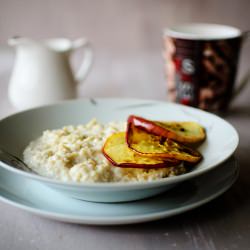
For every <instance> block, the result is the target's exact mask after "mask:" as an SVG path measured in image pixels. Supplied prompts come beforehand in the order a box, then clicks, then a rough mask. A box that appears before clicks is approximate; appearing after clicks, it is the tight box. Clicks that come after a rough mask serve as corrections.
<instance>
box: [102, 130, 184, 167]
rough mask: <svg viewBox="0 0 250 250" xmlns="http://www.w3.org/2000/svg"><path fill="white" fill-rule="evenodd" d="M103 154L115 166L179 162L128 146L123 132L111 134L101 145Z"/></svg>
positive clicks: (165, 164) (174, 163)
mask: <svg viewBox="0 0 250 250" xmlns="http://www.w3.org/2000/svg"><path fill="white" fill-rule="evenodd" d="M102 151H103V154H104V156H105V157H106V158H107V159H108V160H109V161H110V162H111V163H112V164H113V165H115V166H119V167H127V168H128V167H129V168H163V167H170V166H176V165H179V164H180V161H177V160H171V159H170V160H167V159H163V158H150V157H147V156H143V155H140V154H137V153H136V152H134V151H133V150H131V149H130V148H128V146H127V143H126V139H125V132H120V133H115V134H113V135H111V136H110V137H109V138H108V139H107V140H106V142H105V144H104V146H103V149H102Z"/></svg>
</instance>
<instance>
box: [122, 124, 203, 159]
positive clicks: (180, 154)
mask: <svg viewBox="0 0 250 250" xmlns="http://www.w3.org/2000/svg"><path fill="white" fill-rule="evenodd" d="M126 140H127V144H128V147H129V148H131V149H132V150H134V151H135V152H136V153H138V154H141V155H142V156H149V157H155V158H157V159H159V158H163V159H164V158H167V159H169V158H170V159H176V160H181V161H187V162H190V163H197V162H199V161H200V160H201V158H202V155H201V154H200V153H199V152H198V151H196V150H194V149H191V148H189V147H186V146H184V145H182V144H180V143H177V142H175V141H173V140H171V139H168V138H166V137H164V136H159V135H155V134H150V133H149V132H148V130H145V129H144V128H142V127H136V125H135V124H134V123H133V122H129V123H128V126H127V133H126Z"/></svg>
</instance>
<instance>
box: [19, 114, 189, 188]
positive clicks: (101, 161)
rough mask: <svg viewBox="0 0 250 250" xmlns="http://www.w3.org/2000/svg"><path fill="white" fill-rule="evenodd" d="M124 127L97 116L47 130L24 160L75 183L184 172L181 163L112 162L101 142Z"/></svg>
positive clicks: (133, 179) (147, 178)
mask: <svg viewBox="0 0 250 250" xmlns="http://www.w3.org/2000/svg"><path fill="white" fill-rule="evenodd" d="M125 130H126V123H123V122H110V123H107V124H102V123H100V122H98V121H97V120H96V119H93V120H91V121H90V122H89V123H87V124H85V125H78V126H71V125H69V126H65V127H63V128H61V129H55V130H46V131H44V132H43V134H42V135H41V136H40V137H39V138H37V139H36V140H34V141H32V142H30V144H29V145H28V146H27V147H26V148H25V150H24V152H23V158H24V162H25V163H26V164H27V165H28V166H29V167H30V168H32V170H34V171H35V172H37V173H38V174H40V175H42V176H46V177H49V178H53V179H57V180H61V181H65V182H67V181H71V182H72V181H73V182H77V183H84V182H136V181H152V180H157V179H161V178H164V177H167V176H173V175H179V174H182V173H185V172H186V170H185V168H184V167H183V165H179V166H173V167H166V168H154V169H153V168H132V167H126V168H124V167H117V166H114V165H112V164H111V162H110V161H109V160H108V159H107V158H106V157H105V156H104V155H103V153H102V148H103V145H104V143H105V141H106V139H107V138H108V137H110V136H111V135H112V134H114V133H117V132H121V131H125Z"/></svg>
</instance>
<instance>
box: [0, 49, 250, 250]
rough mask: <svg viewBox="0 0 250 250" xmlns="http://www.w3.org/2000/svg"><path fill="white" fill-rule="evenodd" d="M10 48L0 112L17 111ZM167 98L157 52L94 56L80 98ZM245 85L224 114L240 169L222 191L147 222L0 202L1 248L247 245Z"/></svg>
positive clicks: (248, 120)
mask: <svg viewBox="0 0 250 250" xmlns="http://www.w3.org/2000/svg"><path fill="white" fill-rule="evenodd" d="M12 66H13V52H12V51H9V50H6V49H5V48H4V49H0V118H2V117H4V116H7V115H9V114H11V113H13V112H15V111H16V110H15V109H14V108H13V107H12V106H11V104H10V103H9V101H8V98H7V86H8V80H9V76H10V72H11V68H12ZM89 96H91V97H98V96H107V97H111V96H115V97H117V96H120V97H138V98H151V99H160V100H164V99H166V90H165V81H164V74H163V63H162V59H161V56H160V52H157V53H154V54H143V55H141V56H140V57H139V56H138V57H136V56H135V55H126V56H124V55H123V56H121V57H119V56H113V57H110V56H109V55H99V57H98V58H96V62H95V65H94V68H93V70H92V72H91V74H90V75H89V78H88V79H87V81H86V82H85V84H83V85H81V86H80V87H79V97H89ZM249 96H250V88H249V87H248V88H246V89H245V91H244V93H242V94H241V96H240V98H239V99H237V100H236V101H235V103H233V105H232V109H231V112H230V113H229V114H228V115H227V116H226V117H225V118H226V119H227V120H228V121H230V122H231V123H232V124H233V125H234V126H235V127H236V129H237V130H238V131H239V134H240V145H239V148H238V150H237V152H236V157H237V158H238V160H239V163H240V167H241V172H240V176H239V179H238V181H237V182H236V183H235V184H234V186H233V187H232V188H231V189H230V190H229V191H227V192H226V193H225V194H224V195H222V196H221V197H219V198H217V199H216V200H214V201H212V202H210V203H209V204H207V205H204V206H202V207H200V208H198V209H195V210H193V211H190V212H187V213H185V214H182V215H179V216H175V217H172V218H168V219H165V220H160V221H155V222H152V223H146V224H138V225H131V226H130V225H127V226H112V227H106V226H102V227H100V226H85V225H74V224H66V223H60V222H56V221H53V220H49V219H45V218H40V217H38V216H35V215H32V214H29V213H27V212H25V211H22V210H19V209H17V208H15V207H12V206H10V205H7V204H4V203H3V202H0V232H1V233H0V249H1V250H15V249H18V250H28V249H60V250H64V249H65V250H66V249H96V250H98V249H102V250H104V249H109V250H112V249H114V250H117V249H119V250H123V249H124V250H125V249H126V250H127V249H136V250H141V249H149V250H153V249H185V250H188V249H192V250H193V249H205V250H206V249H239V250H244V249H249V235H250V216H249V211H250V199H249V197H250V167H249V161H250V156H249V155H250V149H249V146H250V132H249V130H250V98H249Z"/></svg>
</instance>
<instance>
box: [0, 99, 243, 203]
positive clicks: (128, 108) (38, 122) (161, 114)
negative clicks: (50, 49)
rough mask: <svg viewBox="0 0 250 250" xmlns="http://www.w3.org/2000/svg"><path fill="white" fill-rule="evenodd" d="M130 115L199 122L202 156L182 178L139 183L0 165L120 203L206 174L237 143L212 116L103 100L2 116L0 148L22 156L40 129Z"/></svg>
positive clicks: (73, 193)
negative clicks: (60, 177) (56, 176)
mask: <svg viewBox="0 0 250 250" xmlns="http://www.w3.org/2000/svg"><path fill="white" fill-rule="evenodd" d="M130 114H135V115H138V116H142V117H145V118H149V119H154V120H176V121H178V120H179V121H180V120H182V121H184V120H186V121H196V122H199V123H201V124H202V125H203V126H204V127H205V128H206V130H207V140H206V141H205V142H204V143H203V144H202V146H201V147H200V148H199V150H200V152H201V153H202V154H203V156H204V159H203V161H202V162H201V163H199V165H197V167H196V168H195V169H194V170H193V171H191V172H189V173H187V174H184V175H180V176H175V177H168V178H164V179H160V180H157V181H151V182H140V183H84V184H76V183H72V182H68V183H65V182H61V181H56V180H52V179H49V178H46V177H42V176H38V175H34V174H31V173H27V172H25V171H22V170H18V169H16V168H14V167H12V166H10V165H7V164H4V163H0V166H1V167H4V168H6V169H8V170H9V171H12V173H13V174H15V175H22V176H25V177H26V178H30V179H33V180H37V181H39V182H41V183H43V184H46V185H48V186H49V187H51V188H53V189H54V190H57V191H59V192H62V193H64V194H65V195H68V196H70V197H74V198H77V199H82V200H88V201H96V202H123V201H132V200H138V199H143V198H146V197H150V196H153V195H156V194H159V193H161V192H164V191H166V190H168V189H170V188H172V187H173V186H174V185H176V184H178V183H181V182H183V181H184V180H188V179H191V178H193V177H195V176H198V175H201V174H203V173H206V172H207V171H210V170H211V169H213V168H215V167H216V166H218V165H219V164H220V163H222V162H224V161H225V160H226V159H228V158H229V157H230V156H231V155H232V154H233V152H234V151H235V149H236V147H237V145H238V141H239V138H238V134H237V132H236V130H235V129H234V128H233V127H232V126H231V125H230V124H229V123H228V122H226V121H225V120H223V119H221V118H219V117H217V116H215V115H213V114H210V113H207V112H204V111H201V110H198V109H194V108H189V107H184V106H182V105H177V104H172V103H166V102H158V101H153V100H137V99H115V98H109V99H95V100H94V99H87V100H75V101H68V102H63V103H60V104H56V105H50V106H44V107H40V108H36V109H31V110H27V111H24V112H20V113H17V114H14V115H12V116H10V117H7V118H5V119H3V120H1V121H0V146H1V147H2V148H3V149H5V150H6V151H8V152H10V153H12V154H14V155H16V156H18V157H20V158H22V152H23V150H24V148H25V147H26V146H27V145H28V143H29V142H30V141H31V140H34V139H35V138H37V137H38V136H40V135H41V133H42V131H44V130H45V129H56V128H61V127H63V126H65V125H70V124H72V125H78V124H84V123H86V122H88V121H89V120H91V119H92V118H94V117H95V118H97V119H98V120H99V121H101V122H104V123H105V122H110V121H126V119H127V117H128V116H129V115H130Z"/></svg>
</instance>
